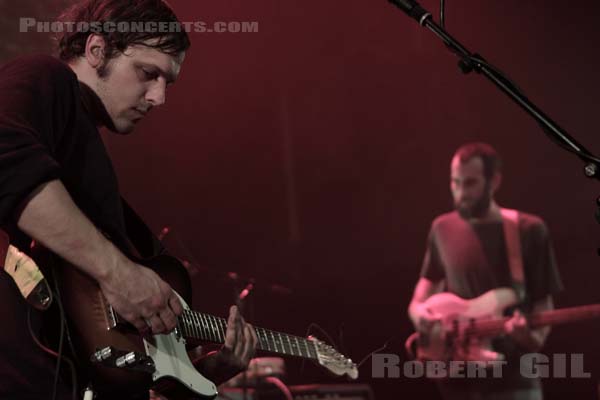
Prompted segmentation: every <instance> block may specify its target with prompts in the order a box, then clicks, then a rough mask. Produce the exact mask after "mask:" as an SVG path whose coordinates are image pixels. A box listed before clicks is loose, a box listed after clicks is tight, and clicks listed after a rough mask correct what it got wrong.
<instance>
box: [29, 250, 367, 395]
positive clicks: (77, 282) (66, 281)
mask: <svg viewBox="0 0 600 400" xmlns="http://www.w3.org/2000/svg"><path fill="white" fill-rule="evenodd" d="M35 258H36V260H37V261H38V263H39V264H40V265H49V263H53V264H54V268H53V273H54V274H55V275H56V277H57V279H56V282H57V283H58V288H57V289H58V290H56V292H57V296H56V299H57V300H58V301H57V303H60V304H62V308H63V309H64V314H65V315H66V320H67V325H68V328H69V329H68V332H69V337H70V339H71V340H70V342H71V344H72V346H71V347H72V348H73V349H72V352H73V353H74V354H76V355H77V365H78V368H77V369H78V375H80V376H82V377H83V378H79V379H80V380H81V379H85V382H82V383H83V384H86V383H87V381H90V382H91V383H92V385H93V388H94V391H96V392H98V393H101V394H103V395H106V396H107V397H108V398H110V397H111V394H115V395H116V394H118V395H120V396H123V395H131V396H133V395H135V394H138V393H143V392H144V391H146V392H147V391H148V390H149V389H153V390H155V391H156V392H159V393H161V394H162V395H164V396H166V397H167V398H177V396H179V395H183V396H187V397H186V398H188V397H189V396H190V395H191V396H194V397H198V396H200V397H206V398H211V397H214V396H216V394H217V388H216V386H215V385H214V384H213V383H212V382H211V381H209V380H208V379H206V378H205V377H203V376H202V375H201V374H200V373H199V372H198V371H197V370H196V368H195V367H194V365H193V363H192V361H191V360H190V358H189V356H188V354H187V350H188V346H189V344H190V343H191V342H194V341H197V342H212V343H223V342H224V340H225V331H226V328H227V326H226V320H225V319H223V318H217V317H214V316H212V315H208V314H204V313H200V312H197V311H193V310H192V309H190V307H189V306H188V305H187V303H186V300H187V301H189V299H190V298H191V283H190V281H189V277H188V274H187V271H186V270H185V268H184V267H183V266H182V265H181V263H180V262H179V261H178V260H177V259H175V258H172V257H170V256H164V255H161V256H158V257H155V258H152V259H148V260H144V261H138V262H139V263H140V264H142V265H144V266H147V267H149V268H151V269H153V270H154V271H155V272H156V273H157V274H158V275H159V276H160V277H161V278H162V279H164V280H165V281H166V282H167V283H169V284H170V285H171V287H172V288H173V289H174V290H175V291H176V293H178V295H179V298H180V300H181V301H182V304H183V307H184V311H183V314H182V315H180V316H179V318H178V325H177V328H176V329H175V330H174V331H173V332H171V333H169V334H166V335H163V334H160V335H153V336H152V337H151V338H142V337H141V336H140V335H139V333H138V332H137V331H136V330H135V329H133V327H132V326H131V325H129V324H126V323H124V321H123V320H121V319H120V318H119V316H118V315H117V314H116V313H115V311H114V310H113V308H112V307H111V306H110V305H109V304H108V303H107V302H106V299H105V298H104V296H103V294H102V292H101V290H100V288H99V286H98V284H97V283H96V281H94V280H93V279H92V278H91V277H89V276H88V275H86V274H84V273H82V272H80V270H79V269H77V268H75V267H74V266H72V265H69V264H68V263H66V262H64V261H62V260H56V259H58V257H56V256H54V255H50V254H48V253H47V252H45V251H42V252H38V254H37V256H36V257H35ZM52 319H53V320H54V321H55V320H56V317H54V318H52ZM54 331H57V329H54ZM255 331H256V334H257V337H258V343H257V350H263V351H266V352H271V353H277V354H281V355H287V356H293V357H300V358H304V359H309V360H312V361H314V362H316V363H317V364H319V365H321V366H323V367H325V368H326V369H327V370H329V371H330V372H332V373H333V374H335V375H339V376H342V375H347V376H348V377H350V378H351V379H356V378H357V377H358V370H357V366H356V364H354V363H353V362H352V360H350V359H348V358H346V357H345V356H343V355H342V354H340V353H339V352H338V351H337V350H335V349H334V348H333V347H331V346H329V345H327V344H325V343H323V342H321V341H319V340H317V339H315V338H312V337H310V338H308V339H306V338H302V337H298V336H293V335H288V334H285V333H280V332H275V331H271V330H268V329H263V328H255ZM188 342H190V343H188ZM186 345H188V346H186Z"/></svg>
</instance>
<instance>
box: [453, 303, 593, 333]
mask: <svg viewBox="0 0 600 400" xmlns="http://www.w3.org/2000/svg"><path fill="white" fill-rule="evenodd" d="M599 317H600V304H590V305H585V306H578V307H569V308H560V309H557V310H548V311H542V312H539V313H536V314H533V315H531V316H530V317H529V325H530V326H531V327H532V328H537V327H540V326H545V325H559V324H566V323H569V322H575V321H583V320H589V319H593V318H599ZM509 319H510V317H502V318H493V319H487V320H485V319H484V320H479V321H477V320H476V321H474V322H473V323H469V322H464V323H465V324H466V325H467V326H466V332H467V333H468V334H472V335H476V336H495V335H498V334H500V333H502V332H503V330H504V323H505V322H506V321H508V320H509Z"/></svg>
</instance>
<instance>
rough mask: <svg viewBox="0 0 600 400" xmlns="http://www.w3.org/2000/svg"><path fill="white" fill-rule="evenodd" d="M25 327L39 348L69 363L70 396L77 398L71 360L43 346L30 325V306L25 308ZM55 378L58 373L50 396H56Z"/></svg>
mask: <svg viewBox="0 0 600 400" xmlns="http://www.w3.org/2000/svg"><path fill="white" fill-rule="evenodd" d="M61 325H62V324H61ZM27 328H28V329H29V334H30V335H31V338H32V339H33V341H34V343H35V344H36V345H37V346H38V347H39V348H40V349H42V351H44V352H46V353H48V354H50V355H51V356H53V357H56V358H59V359H60V358H62V359H63V360H64V361H65V362H66V363H67V364H68V365H69V367H70V370H71V379H72V380H73V382H74V384H73V392H72V397H73V400H76V399H77V390H76V384H75V383H76V382H77V377H76V376H75V366H74V364H73V362H72V361H71V360H70V359H69V358H68V357H65V356H63V355H60V354H59V353H57V352H55V351H54V350H52V349H50V348H48V347H46V346H44V345H43V344H42V343H41V342H40V340H39V339H38V338H37V337H36V336H35V333H34V332H33V328H32V327H31V307H28V308H27ZM59 351H60V349H59ZM57 372H58V371H57ZM57 378H58V373H56V374H55V379H54V382H55V383H54V389H53V394H52V398H55V396H56V389H57V384H58V379H57Z"/></svg>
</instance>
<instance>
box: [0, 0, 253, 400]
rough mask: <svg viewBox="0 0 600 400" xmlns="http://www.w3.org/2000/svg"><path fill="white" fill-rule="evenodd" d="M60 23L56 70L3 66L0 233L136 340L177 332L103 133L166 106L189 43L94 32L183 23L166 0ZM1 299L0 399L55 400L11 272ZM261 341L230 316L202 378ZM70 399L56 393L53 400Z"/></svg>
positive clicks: (83, 8) (75, 14)
mask: <svg viewBox="0 0 600 400" xmlns="http://www.w3.org/2000/svg"><path fill="white" fill-rule="evenodd" d="M62 20H63V21H65V22H68V23H70V24H72V25H70V26H71V29H64V30H62V31H61V32H62V34H61V36H60V37H59V52H60V55H59V57H60V60H59V59H56V58H53V57H49V56H30V57H24V58H21V59H18V60H14V61H12V62H9V63H7V64H5V65H3V66H2V67H0V165H1V166H2V168H0V226H1V227H3V228H4V229H5V230H6V231H7V232H8V233H9V235H10V238H11V242H13V243H14V245H15V246H16V247H17V248H19V249H21V250H26V249H28V248H29V243H30V242H31V239H34V240H35V241H36V242H37V243H40V244H42V245H43V246H44V247H46V248H48V249H49V250H51V251H52V252H53V253H54V254H56V255H58V256H59V257H60V258H62V259H63V260H66V261H67V262H68V263H69V264H71V268H77V269H78V270H81V271H82V272H83V273H85V274H86V275H88V276H90V277H91V278H93V280H95V281H96V283H97V285H99V287H100V289H101V291H102V294H103V295H104V297H105V298H106V300H107V301H108V303H110V305H112V306H113V307H114V310H115V311H116V312H117V313H118V314H119V315H120V316H121V317H123V318H124V319H125V320H126V321H127V322H129V323H130V324H132V325H133V326H134V327H135V328H137V329H138V330H139V331H140V332H141V333H144V334H148V333H150V332H151V333H153V334H159V333H166V332H170V331H172V330H173V329H174V328H175V326H176V323H177V316H178V315H180V314H181V313H182V311H183V309H182V304H181V302H180V300H179V298H178V297H177V295H176V294H175V293H174V291H173V290H172V289H171V286H170V285H169V284H168V283H166V282H165V281H164V280H163V279H161V278H160V277H159V276H158V275H157V274H156V273H155V272H153V271H152V270H151V269H149V268H146V267H145V266H143V265H141V264H139V263H138V262H135V261H133V258H132V257H131V256H136V255H140V256H151V255H154V254H148V253H152V252H153V251H152V250H157V251H160V248H159V247H158V246H157V247H155V248H154V249H152V246H147V247H146V248H147V249H148V248H149V249H150V252H146V253H147V254H142V253H144V251H142V248H141V246H139V245H137V243H136V239H135V238H133V237H131V235H130V234H131V229H130V227H129V226H127V223H126V218H125V215H124V214H125V212H124V209H125V207H126V205H124V203H123V202H122V201H121V198H120V195H119V190H118V185H117V179H116V176H115V173H114V170H113V167H112V164H111V161H110V159H109V156H108V154H107V152H106V150H105V148H104V146H103V144H102V139H101V137H100V134H99V131H98V128H99V127H106V128H108V129H109V130H110V131H113V132H116V133H119V134H127V133H129V132H131V131H132V130H133V129H134V127H135V125H136V124H137V123H138V122H139V121H140V120H141V119H142V118H143V117H144V116H145V115H146V114H147V113H148V112H149V111H150V110H152V109H153V108H155V107H158V106H160V105H162V104H163V103H164V102H165V99H166V98H165V96H166V90H167V86H168V85H170V84H171V83H173V82H175V80H176V79H177V77H178V75H179V71H180V68H181V66H182V63H183V61H184V58H185V53H186V50H187V49H188V47H189V45H190V42H189V38H188V36H187V33H185V31H184V30H179V31H170V30H167V31H165V30H154V31H148V32H147V31H140V30H135V31H134V30H120V29H106V30H103V29H99V30H98V29H94V30H92V29H90V26H91V25H90V24H91V23H100V24H102V23H105V22H108V21H110V22H113V23H114V22H115V21H118V22H122V23H123V22H124V23H127V22H134V21H135V22H142V23H153V24H155V25H157V24H163V23H165V22H166V23H171V25H169V26H173V23H177V21H178V20H177V17H176V16H175V14H174V13H173V11H172V10H171V8H170V7H169V6H168V5H167V4H166V3H165V2H163V1H162V0H135V1H124V0H84V1H81V2H78V3H76V4H75V5H74V6H73V7H72V8H70V9H69V10H68V11H67V12H66V13H65V14H64V16H63V18H62ZM86 24H87V25H86ZM86 26H87V29H85V27H86ZM100 26H102V25H100ZM145 26H148V24H146V25H145ZM73 28H74V29H73ZM113 28H114V26H113ZM0 296H1V298H0V307H1V308H2V313H1V314H2V317H3V324H4V329H3V331H2V334H1V335H0V397H1V398H11V399H34V398H35V399H40V398H49V397H51V396H52V392H53V389H54V387H53V386H54V385H53V382H54V376H55V364H56V361H55V360H53V359H50V358H49V357H46V354H44V353H43V352H42V351H41V350H40V349H39V348H37V347H36V345H35V344H34V342H33V341H32V338H31V335H29V333H28V332H29V326H31V327H32V330H33V332H34V333H39V329H40V315H39V313H38V312H36V311H35V310H34V311H31V310H27V306H26V303H25V302H24V301H23V299H22V298H21V297H20V294H19V292H18V290H17V288H16V287H15V285H14V282H12V281H11V279H10V277H9V276H8V275H6V274H2V275H0ZM29 312H31V321H28V319H27V318H28V313H29ZM29 322H30V323H29ZM256 341H257V339H256V335H255V332H254V330H253V328H252V327H251V326H250V325H249V324H247V323H246V322H245V321H244V320H243V318H242V317H241V315H240V314H239V312H238V311H237V309H236V308H235V307H233V308H232V310H231V314H230V316H229V320H228V325H227V334H226V340H225V345H224V350H223V351H221V352H219V353H218V354H217V355H215V356H214V357H213V358H211V359H209V360H207V362H206V365H207V366H210V367H212V368H208V367H207V368H208V369H205V370H204V372H205V374H206V375H207V376H208V377H209V378H211V379H213V380H216V381H218V380H222V379H225V378H227V375H229V376H233V375H235V374H236V373H237V372H239V371H240V370H242V369H245V368H246V366H247V365H248V362H249V360H250V358H251V357H252V355H253V353H254V349H255V346H256ZM210 369H213V370H215V371H218V375H220V376H211V375H213V374H211V371H210ZM224 372H225V373H224ZM125 389H126V388H125ZM69 393H70V391H69V389H68V388H65V387H64V386H62V385H59V386H58V397H57V398H67V397H68V395H69ZM141 395H142V396H146V397H147V390H146V393H145V394H144V393H142V394H141ZM126 397H127V398H133V395H132V394H128V395H127V396H126ZM113 398H114V397H113Z"/></svg>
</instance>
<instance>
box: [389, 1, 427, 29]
mask: <svg viewBox="0 0 600 400" xmlns="http://www.w3.org/2000/svg"><path fill="white" fill-rule="evenodd" d="M388 1H389V2H390V3H392V4H393V5H395V6H396V7H398V8H399V9H401V10H402V11H404V12H405V13H406V14H408V16H409V17H411V18H414V19H416V20H417V22H418V23H419V24H420V25H424V24H425V21H426V20H427V18H431V14H430V13H429V12H428V11H427V10H425V9H424V8H423V7H421V5H420V4H419V3H417V2H416V1H414V0H388Z"/></svg>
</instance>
